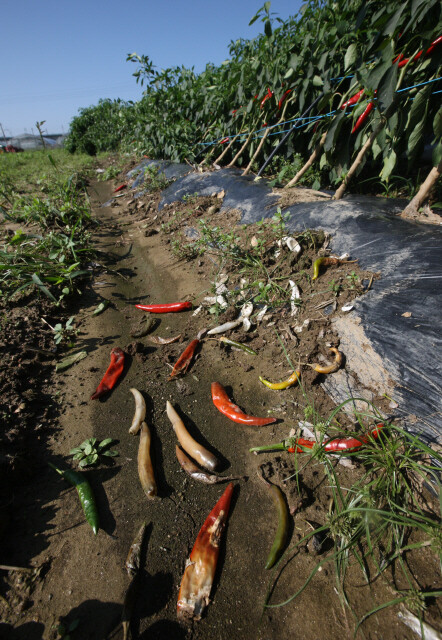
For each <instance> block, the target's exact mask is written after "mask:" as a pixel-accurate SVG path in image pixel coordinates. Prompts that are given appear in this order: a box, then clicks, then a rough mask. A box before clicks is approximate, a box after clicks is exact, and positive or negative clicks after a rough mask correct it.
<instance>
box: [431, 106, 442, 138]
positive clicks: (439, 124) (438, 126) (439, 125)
mask: <svg viewBox="0 0 442 640" xmlns="http://www.w3.org/2000/svg"><path fill="white" fill-rule="evenodd" d="M433 132H434V137H435V138H436V140H440V139H441V138H442V107H439V111H438V112H437V113H436V115H435V116H434V120H433Z"/></svg>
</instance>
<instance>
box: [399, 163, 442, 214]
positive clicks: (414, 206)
mask: <svg viewBox="0 0 442 640" xmlns="http://www.w3.org/2000/svg"><path fill="white" fill-rule="evenodd" d="M441 173H442V160H441V161H440V162H439V164H438V165H437V167H433V168H432V169H431V171H430V173H429V174H428V176H427V177H426V179H425V180H424V182H423V183H422V184H421V186H420V189H419V191H418V192H417V193H416V195H415V196H414V198H413V199H412V200H410V202H409V203H408V205H407V206H406V207H405V209H404V210H403V211H402V213H401V216H402V217H404V218H414V217H416V216H417V215H418V210H419V208H420V207H421V206H422V204H423V203H424V201H425V200H426V199H427V198H428V194H429V193H430V191H431V189H432V187H433V186H434V185H435V184H436V181H437V180H438V179H439V178H440V175H441Z"/></svg>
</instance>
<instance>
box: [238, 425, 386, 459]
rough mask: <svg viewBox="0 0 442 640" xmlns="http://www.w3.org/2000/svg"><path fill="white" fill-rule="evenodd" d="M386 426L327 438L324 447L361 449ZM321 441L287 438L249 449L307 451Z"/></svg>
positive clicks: (343, 450) (345, 450)
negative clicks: (356, 433) (365, 432)
mask: <svg viewBox="0 0 442 640" xmlns="http://www.w3.org/2000/svg"><path fill="white" fill-rule="evenodd" d="M383 428H384V425H383V424H382V423H380V424H378V425H376V427H375V428H374V429H373V430H372V431H370V433H368V434H367V435H364V436H345V437H343V438H342V437H336V438H330V439H329V440H326V441H325V442H324V443H323V444H322V449H323V450H324V451H325V452H326V453H350V452H352V451H355V450H357V449H360V448H361V447H362V446H363V445H364V444H367V443H368V442H369V441H370V439H371V438H374V439H376V438H378V437H379V433H380V432H381V430H382V429H383ZM318 445H319V443H318V442H316V441H315V440H306V439H305V438H287V439H286V440H283V441H282V442H278V443H276V444H269V445H263V446H261V447H252V448H251V449H249V451H250V452H251V453H261V452H263V451H288V452H289V453H306V452H307V451H308V450H311V449H313V447H314V446H318Z"/></svg>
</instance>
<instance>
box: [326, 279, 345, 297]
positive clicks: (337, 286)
mask: <svg viewBox="0 0 442 640" xmlns="http://www.w3.org/2000/svg"><path fill="white" fill-rule="evenodd" d="M328 290H329V291H331V292H332V293H333V294H334V295H335V296H336V297H337V296H338V295H339V293H340V292H341V291H342V284H341V283H340V282H337V281H336V280H332V281H331V282H330V284H329V285H328Z"/></svg>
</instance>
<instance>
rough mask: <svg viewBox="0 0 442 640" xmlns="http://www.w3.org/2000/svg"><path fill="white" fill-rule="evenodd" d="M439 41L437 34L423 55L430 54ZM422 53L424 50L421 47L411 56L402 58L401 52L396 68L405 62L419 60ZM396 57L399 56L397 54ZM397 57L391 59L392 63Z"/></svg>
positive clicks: (440, 40) (440, 38)
mask: <svg viewBox="0 0 442 640" xmlns="http://www.w3.org/2000/svg"><path fill="white" fill-rule="evenodd" d="M440 42H442V36H439V37H438V38H436V40H433V42H432V43H431V45H430V46H429V47H428V49H427V50H426V52H425V55H426V56H429V55H431V54H432V53H433V51H434V49H435V48H436V46H437V45H438V44H439V43H440ZM423 53H424V52H423V50H422V49H421V51H418V52H417V53H416V55H415V56H413V57H412V58H404V56H402V54H401V58H400V60H401V61H400V62H399V64H398V68H399V69H400V68H401V67H404V66H405V65H406V64H407V62H416V60H419V58H420V57H422V55H423ZM398 58H399V56H398ZM398 58H396V59H395V60H393V64H394V63H395V62H396V60H397V59H398Z"/></svg>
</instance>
